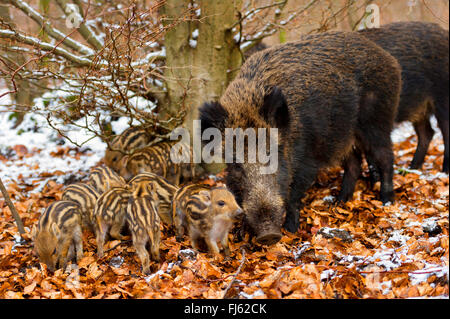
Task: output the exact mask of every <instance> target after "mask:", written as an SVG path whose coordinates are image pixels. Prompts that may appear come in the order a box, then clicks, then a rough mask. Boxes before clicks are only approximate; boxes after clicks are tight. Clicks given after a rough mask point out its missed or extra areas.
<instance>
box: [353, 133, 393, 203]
mask: <svg viewBox="0 0 450 319" xmlns="http://www.w3.org/2000/svg"><path fill="white" fill-rule="evenodd" d="M369 134H371V135H369ZM360 142H361V143H360V144H359V145H361V146H362V147H364V153H365V155H366V157H367V158H370V160H369V161H370V162H373V164H374V165H375V166H376V168H377V169H378V171H379V172H380V182H381V185H380V200H381V201H382V202H383V203H384V204H385V203H387V202H393V201H394V186H393V181H392V180H393V177H394V153H393V151H392V143H391V138H390V130H378V131H376V130H375V129H373V128H372V129H371V128H367V130H366V131H365V133H364V135H363V136H360Z"/></svg>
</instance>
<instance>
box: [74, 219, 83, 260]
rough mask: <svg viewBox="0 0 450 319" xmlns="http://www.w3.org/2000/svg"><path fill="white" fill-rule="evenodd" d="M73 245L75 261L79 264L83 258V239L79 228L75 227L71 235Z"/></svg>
mask: <svg viewBox="0 0 450 319" xmlns="http://www.w3.org/2000/svg"><path fill="white" fill-rule="evenodd" d="M73 244H74V246H75V250H76V254H77V255H76V260H77V262H79V261H80V260H81V258H83V239H82V232H81V228H80V227H77V228H76V229H75V232H74V235H73Z"/></svg>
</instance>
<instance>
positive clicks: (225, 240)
mask: <svg viewBox="0 0 450 319" xmlns="http://www.w3.org/2000/svg"><path fill="white" fill-rule="evenodd" d="M220 243H221V244H222V247H223V251H224V253H225V256H226V257H230V245H229V243H228V234H225V236H223V238H222V240H221V241H220Z"/></svg>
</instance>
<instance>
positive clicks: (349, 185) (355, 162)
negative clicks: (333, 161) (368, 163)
mask: <svg viewBox="0 0 450 319" xmlns="http://www.w3.org/2000/svg"><path fill="white" fill-rule="evenodd" d="M361 162H362V157H361V152H360V151H359V150H358V149H356V148H353V150H352V151H350V153H349V154H348V155H347V157H346V158H345V159H344V177H343V179H342V188H341V192H340V194H339V197H338V200H339V201H341V202H346V201H348V200H350V199H352V197H353V191H354V190H355V185H356V181H357V180H358V177H359V175H360V174H361Z"/></svg>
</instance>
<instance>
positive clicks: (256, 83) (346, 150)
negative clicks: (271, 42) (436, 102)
mask: <svg viewBox="0 0 450 319" xmlns="http://www.w3.org/2000/svg"><path fill="white" fill-rule="evenodd" d="M400 86H401V78H400V68H399V65H398V63H397V61H396V60H395V59H394V58H393V57H392V56H391V55H390V54H389V53H387V52H386V51H384V50H382V49H381V48H380V47H378V46H377V45H376V44H374V43H373V42H371V41H368V40H367V39H365V38H364V37H362V36H360V35H358V34H357V33H351V32H330V33H323V34H319V35H316V36H311V37H308V38H307V39H305V40H302V41H298V42H291V43H285V44H281V45H277V46H274V47H271V48H269V49H266V50H263V51H260V52H257V53H255V54H253V55H252V56H250V57H249V59H248V60H247V61H246V62H245V63H244V65H243V66H242V68H241V70H240V72H239V74H238V75H237V77H236V78H235V79H234V80H233V81H232V82H231V83H230V85H229V86H228V87H227V89H226V91H225V92H224V94H223V95H222V97H221V98H220V100H219V101H218V102H207V103H205V104H203V105H202V107H201V108H200V120H201V127H202V130H205V129H207V128H211V127H214V128H218V129H220V130H221V132H222V134H224V131H225V128H233V129H234V128H242V129H246V128H255V129H256V128H266V129H270V128H278V134H279V138H278V163H279V164H278V169H277V171H276V172H275V173H273V174H262V173H261V170H260V168H261V166H263V164H261V163H258V162H257V163H250V162H249V161H244V163H236V162H234V163H230V164H227V173H228V174H227V181H226V184H227V186H228V187H229V188H230V190H231V191H232V192H233V193H234V194H235V196H236V198H237V201H238V203H239V205H240V206H241V207H242V208H243V210H244V212H245V221H246V223H247V224H248V225H250V227H251V229H252V230H253V231H254V233H255V235H256V240H257V241H258V242H259V243H262V244H273V243H275V242H277V241H278V240H279V239H280V238H281V227H282V225H283V222H284V227H285V228H286V229H287V230H289V231H290V232H295V231H297V229H298V226H299V208H300V199H301V198H302V196H303V195H304V193H305V192H306V190H307V189H308V188H309V187H310V186H311V184H312V183H313V182H314V180H315V177H316V175H317V172H318V170H319V169H320V168H324V167H329V166H332V165H335V164H339V163H340V162H341V161H342V159H344V158H346V159H350V161H351V159H352V158H354V157H355V152H354V151H353V149H355V150H356V149H358V150H362V151H363V152H364V153H367V154H369V155H370V156H372V158H373V159H374V161H375V162H376V163H377V166H378V167H380V173H381V191H380V197H381V200H382V201H383V202H387V201H392V200H393V197H394V193H393V186H392V177H393V153H392V146H391V139H390V132H391V129H392V126H393V123H394V115H395V113H396V110H395V109H396V107H397V105H398V99H399V94H400ZM347 175H351V174H350V173H348V171H346V173H345V176H344V183H346V180H350V181H353V178H348V176H347ZM344 186H345V185H344ZM353 186H354V185H350V186H349V187H347V188H346V189H347V190H346V191H349V189H351V192H353V188H352V187H353Z"/></svg>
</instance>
